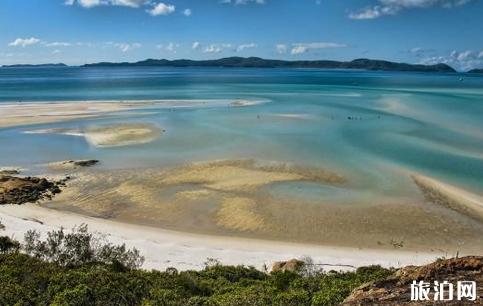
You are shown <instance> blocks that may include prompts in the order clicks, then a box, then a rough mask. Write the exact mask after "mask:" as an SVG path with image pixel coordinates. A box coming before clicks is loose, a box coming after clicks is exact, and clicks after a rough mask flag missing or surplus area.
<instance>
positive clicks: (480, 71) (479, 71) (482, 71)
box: [468, 68, 483, 73]
mask: <svg viewBox="0 0 483 306" xmlns="http://www.w3.org/2000/svg"><path fill="white" fill-rule="evenodd" d="M468 73H483V68H480V69H471V70H470V71H468Z"/></svg>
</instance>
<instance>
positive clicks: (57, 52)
mask: <svg viewBox="0 0 483 306" xmlns="http://www.w3.org/2000/svg"><path fill="white" fill-rule="evenodd" d="M61 52H62V51H60V50H59V49H55V50H54V51H52V54H59V53H61Z"/></svg>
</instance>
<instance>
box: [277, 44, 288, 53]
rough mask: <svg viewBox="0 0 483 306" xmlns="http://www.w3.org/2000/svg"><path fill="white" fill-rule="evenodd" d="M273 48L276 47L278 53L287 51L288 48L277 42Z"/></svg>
mask: <svg viewBox="0 0 483 306" xmlns="http://www.w3.org/2000/svg"><path fill="white" fill-rule="evenodd" d="M275 48H276V49H277V52H278V53H280V54H284V53H287V49H288V48H287V45H285V44H277V45H276V46H275Z"/></svg>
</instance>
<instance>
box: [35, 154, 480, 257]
mask: <svg viewBox="0 0 483 306" xmlns="http://www.w3.org/2000/svg"><path fill="white" fill-rule="evenodd" d="M293 182H309V183H312V184H320V185H321V186H337V187H338V188H341V189H344V188H350V186H349V183H348V182H347V180H346V179H345V178H344V177H342V176H341V175H338V174H337V173H333V172H330V171H327V170H324V169H320V168H313V167H312V168H307V167H300V166H297V165H292V164H287V163H280V162H260V161H253V160H221V161H208V162H198V163H191V164H187V165H182V166H178V167H174V168H170V169H149V170H139V169H137V170H119V171H95V172H94V171H92V172H89V171H83V172H81V173H78V174H77V175H76V177H75V178H74V179H73V180H71V181H70V182H69V183H68V188H66V189H65V190H64V192H63V193H62V194H60V195H59V197H57V198H56V199H55V200H54V201H52V202H47V203H45V204H44V205H45V206H47V207H50V208H55V209H62V210H69V211H73V212H78V213H82V214H86V215H90V216H95V217H102V218H109V219H113V220H118V221H122V222H128V223H137V224H143V225H151V226H156V227H162V228H167V229H173V230H180V231H187V232H196V233H204V234H214V235H230V236H243V237H251V238H257V239H271V240H285V241H297V242H306V243H315V244H324V245H337V246H351V247H361V248H386V249H395V248H403V249H414V250H425V251H434V250H439V251H445V252H456V251H459V252H470V253H471V252H481V251H483V250H482V249H481V248H482V247H481V246H482V245H483V224H482V223H481V222H478V221H477V220H474V219H471V218H468V217H466V216H465V215H463V214H460V213H458V212H455V211H454V210H452V209H448V208H446V207H444V206H440V205H432V204H431V205H428V204H426V203H424V200H423V197H422V196H420V195H416V196H415V197H414V200H408V201H407V202H402V203H385V202H383V201H382V202H380V203H379V202H376V203H373V204H372V205H362V204H360V203H353V204H351V205H338V204H337V203H327V202H324V201H317V200H307V199H305V198H303V197H302V196H301V197H300V198H298V197H290V198H285V197H280V196H279V195H278V194H276V193H272V192H271V191H270V190H271V189H270V186H272V185H273V184H287V183H293ZM348 190H349V189H348ZM415 190H417V189H415ZM418 199H419V200H418Z"/></svg>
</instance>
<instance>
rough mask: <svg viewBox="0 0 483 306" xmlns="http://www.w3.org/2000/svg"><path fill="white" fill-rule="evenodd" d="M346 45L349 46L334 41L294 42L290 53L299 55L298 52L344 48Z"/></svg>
mask: <svg viewBox="0 0 483 306" xmlns="http://www.w3.org/2000/svg"><path fill="white" fill-rule="evenodd" d="M344 47H347V45H344V44H338V43H333V42H316V43H297V44H292V50H291V51H290V53H291V54H293V55H297V54H302V53H307V52H309V51H310V50H316V49H328V48H344Z"/></svg>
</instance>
